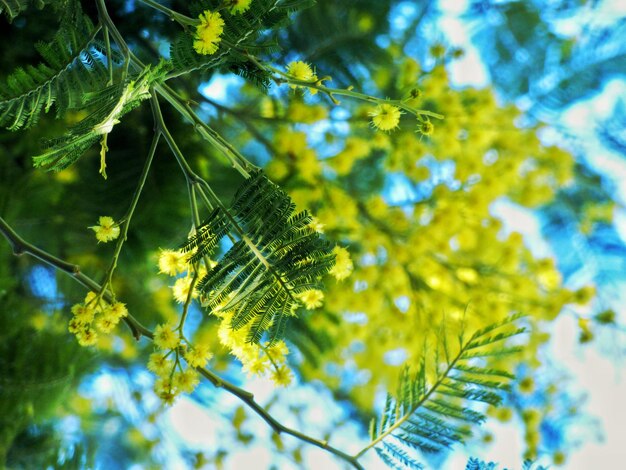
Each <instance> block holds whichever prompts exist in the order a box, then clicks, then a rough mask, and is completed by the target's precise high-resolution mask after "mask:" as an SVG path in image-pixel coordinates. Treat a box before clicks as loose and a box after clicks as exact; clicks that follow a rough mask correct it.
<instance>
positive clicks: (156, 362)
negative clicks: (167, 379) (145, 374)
mask: <svg viewBox="0 0 626 470" xmlns="http://www.w3.org/2000/svg"><path fill="white" fill-rule="evenodd" d="M173 366H174V363H173V362H172V361H171V360H170V359H168V358H167V357H165V356H164V355H163V354H161V353H160V352H154V353H152V354H150V359H149V360H148V370H150V371H152V372H154V373H155V374H156V375H158V376H164V375H166V374H169V372H171V370H172V367H173Z"/></svg>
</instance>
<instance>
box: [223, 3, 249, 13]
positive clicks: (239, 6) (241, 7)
mask: <svg viewBox="0 0 626 470" xmlns="http://www.w3.org/2000/svg"><path fill="white" fill-rule="evenodd" d="M251 3H252V0H226V5H227V6H228V8H230V12H231V14H233V15H236V14H238V13H243V12H244V11H246V10H248V9H249V8H250V4H251Z"/></svg>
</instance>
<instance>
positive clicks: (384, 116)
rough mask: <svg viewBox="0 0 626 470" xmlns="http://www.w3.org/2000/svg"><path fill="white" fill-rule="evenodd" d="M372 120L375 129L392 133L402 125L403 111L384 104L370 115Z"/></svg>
mask: <svg viewBox="0 0 626 470" xmlns="http://www.w3.org/2000/svg"><path fill="white" fill-rule="evenodd" d="M369 115H370V116H371V118H372V124H373V125H374V127H376V128H378V129H380V130H381V131H390V130H392V129H395V128H396V127H398V124H400V116H401V115H402V111H400V108H398V107H397V106H393V105H391V104H387V103H382V104H379V105H378V106H376V108H374V111H372V112H371V113H369Z"/></svg>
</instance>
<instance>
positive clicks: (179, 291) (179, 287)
mask: <svg viewBox="0 0 626 470" xmlns="http://www.w3.org/2000/svg"><path fill="white" fill-rule="evenodd" d="M192 281H193V278H191V277H181V278H179V279H176V282H175V283H174V285H173V286H172V293H173V295H174V299H176V302H178V303H180V304H184V303H185V302H187V297H188V296H189V289H191V283H192ZM191 296H192V298H195V297H197V296H198V293H197V292H195V291H194V292H193V293H192V294H191Z"/></svg>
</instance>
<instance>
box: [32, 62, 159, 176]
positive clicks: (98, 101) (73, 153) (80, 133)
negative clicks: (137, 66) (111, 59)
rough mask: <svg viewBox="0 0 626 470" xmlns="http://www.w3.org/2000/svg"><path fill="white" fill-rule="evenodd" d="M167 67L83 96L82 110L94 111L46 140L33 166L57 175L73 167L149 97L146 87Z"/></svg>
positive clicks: (34, 158)
mask: <svg viewBox="0 0 626 470" xmlns="http://www.w3.org/2000/svg"><path fill="white" fill-rule="evenodd" d="M167 67H168V65H167V64H166V63H162V64H160V65H159V66H157V67H155V68H150V67H147V68H146V69H145V70H144V71H143V72H141V74H140V75H138V76H137V77H135V78H133V79H131V80H129V81H128V82H127V83H123V84H116V85H113V86H110V87H107V88H105V89H104V90H101V91H99V92H95V93H92V94H87V95H86V96H87V101H86V106H90V107H93V108H94V111H93V112H92V113H91V114H90V115H89V116H87V117H86V118H85V119H83V120H82V121H81V122H79V123H78V124H77V125H76V126H74V127H72V128H70V129H69V130H68V131H67V132H66V133H65V134H64V135H63V136H61V137H58V138H56V139H51V140H49V141H48V142H47V143H46V144H47V147H48V148H47V150H46V151H45V152H44V153H42V154H41V155H37V156H35V157H33V162H34V165H35V166H36V167H44V168H46V169H47V170H53V171H60V170H62V169H64V168H67V167H68V166H69V165H71V164H73V163H74V162H75V161H76V160H78V159H79V158H80V157H81V155H82V154H83V153H84V152H85V151H86V150H87V149H88V148H90V147H91V146H92V145H94V144H96V143H98V142H101V141H102V139H103V137H104V136H105V135H107V134H108V133H110V132H111V131H112V130H113V127H114V126H115V125H116V124H118V123H119V122H120V120H121V118H122V117H123V116H124V115H125V114H126V113H128V112H129V111H131V110H132V109H134V108H136V107H137V106H139V104H141V101H143V100H145V99H147V98H149V97H150V87H151V86H152V85H153V84H154V83H155V82H157V81H158V80H159V79H161V78H162V77H163V76H164V74H165V71H166V69H167ZM103 145H104V144H103Z"/></svg>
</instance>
